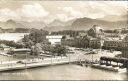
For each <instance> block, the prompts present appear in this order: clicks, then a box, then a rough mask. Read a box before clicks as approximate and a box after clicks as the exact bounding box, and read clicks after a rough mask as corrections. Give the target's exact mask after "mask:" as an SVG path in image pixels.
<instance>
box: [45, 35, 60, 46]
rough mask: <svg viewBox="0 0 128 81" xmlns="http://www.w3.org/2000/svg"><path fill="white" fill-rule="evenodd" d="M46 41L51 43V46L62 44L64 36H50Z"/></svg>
mask: <svg viewBox="0 0 128 81" xmlns="http://www.w3.org/2000/svg"><path fill="white" fill-rule="evenodd" d="M46 39H48V41H49V42H50V43H51V45H56V44H61V42H62V39H63V36H62V35H49V36H46Z"/></svg>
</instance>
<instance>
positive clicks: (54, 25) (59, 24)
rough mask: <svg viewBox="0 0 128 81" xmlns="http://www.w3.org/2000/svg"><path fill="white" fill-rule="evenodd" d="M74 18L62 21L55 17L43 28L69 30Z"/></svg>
mask: <svg viewBox="0 0 128 81" xmlns="http://www.w3.org/2000/svg"><path fill="white" fill-rule="evenodd" d="M75 20H76V19H72V20H69V21H66V22H63V21H60V20H57V19H55V20H54V21H53V22H51V23H50V24H48V25H47V27H45V28H44V29H45V30H48V31H60V30H69V29H71V25H72V23H73V22H74V21H75Z"/></svg>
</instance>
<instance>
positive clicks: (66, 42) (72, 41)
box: [0, 25, 128, 72]
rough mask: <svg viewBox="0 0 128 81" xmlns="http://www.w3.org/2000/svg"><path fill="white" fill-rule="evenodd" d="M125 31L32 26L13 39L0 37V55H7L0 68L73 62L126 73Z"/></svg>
mask: <svg viewBox="0 0 128 81" xmlns="http://www.w3.org/2000/svg"><path fill="white" fill-rule="evenodd" d="M127 32H128V29H126V28H122V29H115V30H104V29H102V27H99V26H98V25H93V26H92V28H91V29H89V30H87V31H84V30H79V31H76V30H74V31H73V30H63V31H54V32H48V31H46V30H42V29H40V30H39V29H33V30H31V31H29V33H26V34H25V35H23V36H22V37H20V38H19V39H18V40H17V41H13V40H11V41H9V39H8V40H0V47H1V48H0V50H1V51H0V54H1V55H3V56H7V57H8V58H9V60H6V61H2V60H1V64H0V66H1V68H0V71H6V70H15V69H27V68H32V67H39V66H48V65H56V64H57V65H58V64H65V63H75V64H78V65H82V66H90V65H91V67H94V68H100V69H105V70H111V71H116V72H127V69H128V66H127V65H128V59H127V58H128V55H127V52H128V51H127V48H128V36H127ZM10 34H11V33H10ZM12 34H13V33H12ZM81 51H82V52H81ZM12 58H13V60H11V59H12ZM16 58H17V59H16ZM14 59H15V60H14Z"/></svg>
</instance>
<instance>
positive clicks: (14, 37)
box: [0, 33, 29, 42]
mask: <svg viewBox="0 0 128 81" xmlns="http://www.w3.org/2000/svg"><path fill="white" fill-rule="evenodd" d="M27 34H29V33H0V40H9V41H15V42H17V41H19V40H20V39H22V38H23V37H24V35H27Z"/></svg>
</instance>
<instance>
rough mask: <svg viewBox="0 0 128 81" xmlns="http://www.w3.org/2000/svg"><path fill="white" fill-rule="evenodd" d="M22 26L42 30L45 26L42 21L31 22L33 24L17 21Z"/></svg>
mask: <svg viewBox="0 0 128 81" xmlns="http://www.w3.org/2000/svg"><path fill="white" fill-rule="evenodd" d="M17 22H18V23H20V24H22V25H23V26H24V27H25V28H36V29H43V28H44V27H45V26H46V24H45V23H44V22H43V21H33V22H25V21H17Z"/></svg>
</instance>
